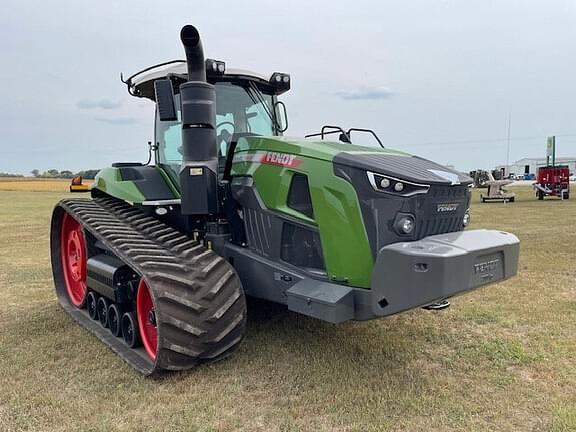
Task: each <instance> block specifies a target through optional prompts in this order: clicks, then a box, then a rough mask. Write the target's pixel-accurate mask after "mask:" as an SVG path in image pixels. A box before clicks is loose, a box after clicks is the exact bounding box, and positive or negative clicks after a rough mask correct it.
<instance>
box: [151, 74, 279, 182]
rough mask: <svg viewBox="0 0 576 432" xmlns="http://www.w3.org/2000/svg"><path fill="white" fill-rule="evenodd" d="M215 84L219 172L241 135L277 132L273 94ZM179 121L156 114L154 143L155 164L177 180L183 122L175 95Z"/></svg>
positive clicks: (254, 89) (234, 85)
mask: <svg viewBox="0 0 576 432" xmlns="http://www.w3.org/2000/svg"><path fill="white" fill-rule="evenodd" d="M215 87H216V143H217V145H218V160H219V167H220V171H222V169H223V167H224V161H225V158H226V155H227V153H228V146H229V145H230V143H231V142H232V141H236V140H237V139H238V138H239V137H241V136H246V135H264V136H266V135H267V136H270V135H279V131H278V127H277V121H276V118H275V110H274V102H275V96H274V95H272V94H267V93H263V92H261V91H260V90H258V89H257V88H256V87H255V86H254V87H250V86H248V85H244V86H240V85H237V84H234V83H231V82H218V83H216V84H215ZM175 100H176V107H177V109H178V121H173V122H167V121H160V119H159V118H158V113H156V133H155V135H156V143H157V144H158V163H159V164H161V165H163V166H164V167H165V168H167V170H168V172H169V174H170V175H171V177H173V179H175V180H177V179H178V172H179V171H180V165H181V164H182V153H183V151H182V123H181V113H180V95H179V94H177V95H175Z"/></svg>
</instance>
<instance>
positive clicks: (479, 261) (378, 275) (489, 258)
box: [372, 230, 520, 316]
mask: <svg viewBox="0 0 576 432" xmlns="http://www.w3.org/2000/svg"><path fill="white" fill-rule="evenodd" d="M519 250H520V241H519V240H518V238H517V237H516V236H515V235H514V234H510V233H507V232H502V231H494V230H474V231H463V232H457V233H449V234H440V235H435V236H430V237H426V238H423V239H422V240H419V241H415V242H404V243H394V244H391V245H388V246H385V247H383V248H382V249H381V250H380V252H379V253H378V257H377V258H376V265H375V266H374V272H373V274H372V312H373V313H374V315H376V316H385V315H391V314H395V313H398V312H402V311H405V310H408V309H412V308H415V307H418V306H424V305H427V304H429V303H432V302H434V301H435V300H438V299H442V298H447V297H451V296H454V295H457V294H461V293H464V292H466V291H470V290H473V289H475V288H478V287H480V286H483V285H488V284H491V283H494V282H499V281H502V280H504V279H508V278H510V277H512V276H514V275H515V274H516V273H517V271H518V254H519Z"/></svg>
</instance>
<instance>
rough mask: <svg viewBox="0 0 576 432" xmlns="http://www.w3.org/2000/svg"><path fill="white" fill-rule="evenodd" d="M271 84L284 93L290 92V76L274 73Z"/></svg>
mask: <svg viewBox="0 0 576 432" xmlns="http://www.w3.org/2000/svg"><path fill="white" fill-rule="evenodd" d="M270 84H272V86H273V87H274V88H276V90H281V91H282V92H284V91H286V90H290V75H288V74H285V73H280V72H274V73H273V74H272V76H271V77H270ZM279 93H281V92H279Z"/></svg>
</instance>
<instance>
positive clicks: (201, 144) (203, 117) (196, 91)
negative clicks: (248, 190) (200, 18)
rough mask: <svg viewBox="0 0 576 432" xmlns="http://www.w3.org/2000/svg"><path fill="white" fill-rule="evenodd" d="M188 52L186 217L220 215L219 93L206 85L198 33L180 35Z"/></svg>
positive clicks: (187, 30) (189, 30)
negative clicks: (217, 114)
mask: <svg viewBox="0 0 576 432" xmlns="http://www.w3.org/2000/svg"><path fill="white" fill-rule="evenodd" d="M180 39H181V41H182V44H183V45H184V49H185V52H186V63H187V66H188V81H187V82H185V83H184V84H182V85H180V98H181V104H182V111H181V112H182V156H183V162H182V168H181V170H180V187H181V191H182V200H181V203H182V214H186V215H209V214H214V213H217V212H218V190H217V172H218V149H217V148H216V91H215V89H214V86H213V85H212V84H209V83H207V82H206V66H205V63H204V51H203V49H202V42H201V40H200V34H199V33H198V30H197V29H196V28H195V27H194V26H191V25H186V26H184V27H183V28H182V30H181V31H180Z"/></svg>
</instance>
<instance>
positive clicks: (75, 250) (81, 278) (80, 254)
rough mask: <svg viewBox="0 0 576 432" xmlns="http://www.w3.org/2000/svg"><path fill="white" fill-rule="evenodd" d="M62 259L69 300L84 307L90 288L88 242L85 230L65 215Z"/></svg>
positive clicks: (61, 241)
mask: <svg viewBox="0 0 576 432" xmlns="http://www.w3.org/2000/svg"><path fill="white" fill-rule="evenodd" d="M60 245H61V246H60V259H61V260H62V270H63V272H64V282H65V284H66V291H67V292H68V298H69V300H70V303H72V305H74V306H76V307H77V308H82V307H84V305H85V303H86V296H87V294H88V288H87V286H86V260H87V258H86V240H85V238H84V229H83V228H82V226H81V225H80V224H79V223H78V222H77V221H76V219H74V218H73V217H72V216H70V215H69V214H68V213H64V215H63V217H62V228H61V231H60Z"/></svg>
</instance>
